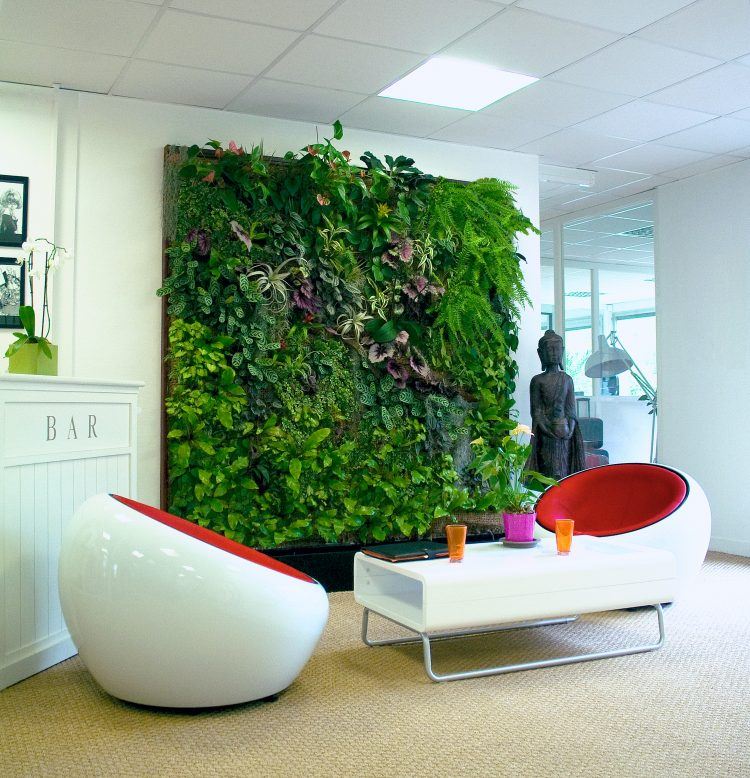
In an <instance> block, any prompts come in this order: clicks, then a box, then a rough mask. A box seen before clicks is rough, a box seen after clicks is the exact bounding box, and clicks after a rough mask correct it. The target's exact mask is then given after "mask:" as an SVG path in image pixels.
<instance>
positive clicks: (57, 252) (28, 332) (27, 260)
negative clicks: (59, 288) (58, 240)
mask: <svg viewBox="0 0 750 778" xmlns="http://www.w3.org/2000/svg"><path fill="white" fill-rule="evenodd" d="M21 248H22V250H23V252H24V253H23V254H21V256H20V257H19V258H18V263H19V264H25V265H26V270H27V272H28V276H29V286H30V290H31V305H22V306H20V307H19V309H18V316H19V318H20V319H21V325H22V326H23V329H24V331H23V332H14V333H13V334H14V335H15V337H16V340H15V341H13V343H11V344H10V345H9V346H8V349H7V350H6V352H5V356H6V357H8V372H10V373H30V374H32V375H57V346H56V345H55V344H53V343H51V342H50V340H49V333H50V328H51V326H52V319H51V316H50V309H49V287H50V283H49V281H50V277H51V276H52V274H53V272H54V271H55V270H56V269H57V268H58V267H59V266H60V265H61V263H62V262H63V261H64V260H65V259H69V258H70V255H69V254H68V252H67V251H66V250H65V249H64V248H63V247H62V246H57V245H55V244H54V243H52V242H51V241H49V240H47V239H46V238H37V239H36V240H34V241H27V242H26V243H24V244H23V246H22V247H21ZM37 284H41V287H42V288H41V289H40V290H39V289H37V288H36V286H37ZM35 292H36V299H37V301H39V302H40V303H41V309H42V317H41V322H40V325H39V334H38V335H37V330H36V313H35V309H34V295H35Z"/></svg>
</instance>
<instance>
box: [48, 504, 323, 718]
mask: <svg viewBox="0 0 750 778" xmlns="http://www.w3.org/2000/svg"><path fill="white" fill-rule="evenodd" d="M60 596H61V600H62V608H63V614H64V616H65V621H66V623H67V626H68V629H69V630H70V634H71V636H72V638H73V642H74V643H75V645H76V646H77V648H78V650H79V652H80V655H81V658H82V659H83V661H84V662H85V664H86V666H87V668H88V669H89V671H90V672H91V674H92V675H93V677H94V678H95V679H96V681H97V682H98V683H99V684H100V686H102V688H104V689H105V690H106V691H107V692H109V693H110V694H112V695H113V696H114V697H118V698H120V699H122V700H127V701H129V702H135V703H140V704H143V705H153V706H159V707H168V708H199V707H212V706H219V705H231V704H235V703H241V702H247V701H249V700H257V699H262V698H265V697H270V696H272V695H275V694H277V693H278V692H280V691H282V690H283V689H285V688H286V687H287V686H289V685H290V684H291V683H292V681H294V679H295V678H296V677H297V675H298V674H299V673H300V671H301V670H302V668H303V667H304V666H305V664H306V663H307V661H308V659H309V658H310V656H311V655H312V653H313V651H314V650H315V646H316V645H317V643H318V640H319V639H320V636H321V634H322V632H323V628H324V627H325V624H326V621H327V619H328V598H327V596H326V593H325V591H324V590H323V587H322V586H321V585H320V584H319V583H318V582H317V581H315V580H314V579H313V578H310V577H309V576H307V575H305V574H304V573H301V572H299V571H298V570H295V569H294V568H291V567H289V566H287V565H285V564H283V563H281V562H278V561H276V560H275V559H272V558H271V557H269V556H266V555H265V554H262V553H260V552H258V551H255V550H254V549H251V548H248V547H246V546H243V545H241V544H240V543H236V542H234V541H232V540H229V539H227V538H225V537H224V536H223V535H220V534H218V533H216V532H212V531H211V530H209V529H206V528H204V527H200V526H199V525H197V524H194V523H192V522H189V521H186V520H185V519H181V518H179V517H177V516H172V515H171V514H169V513H165V512H164V511H160V510H158V509H156V508H152V507H150V506H147V505H143V504H141V503H138V502H135V501H134V500H129V499H127V498H125V497H118V496H117V495H109V494H100V495H97V496H95V497H92V498H90V499H89V500H87V501H86V502H85V503H84V504H83V505H82V506H81V507H80V508H79V509H78V510H77V511H76V513H75V515H74V516H73V518H72V520H71V521H70V523H69V525H68V526H67V528H66V531H65V534H64V537H63V542H62V547H61V553H60Z"/></svg>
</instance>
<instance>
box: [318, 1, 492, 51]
mask: <svg viewBox="0 0 750 778" xmlns="http://www.w3.org/2000/svg"><path fill="white" fill-rule="evenodd" d="M500 10H501V8H500V7H498V6H495V5H490V4H489V3H483V2H476V0H461V2H460V3H456V2H455V0H345V2H344V3H342V5H340V6H338V7H337V8H336V9H335V10H334V11H333V13H331V14H329V15H328V16H327V17H326V18H325V19H324V20H323V21H322V22H321V23H320V24H319V25H318V26H317V27H316V28H315V32H316V33H320V34H321V35H332V36H333V37H335V38H347V39H348V40H353V41H360V42H361V43H374V44H381V45H383V44H385V45H387V46H393V47H394V48H396V49H405V50H407V51H421V52H423V53H424V54H432V53H433V52H434V51H437V50H438V49H441V48H442V47H443V46H446V45H447V44H448V43H450V42H451V41H454V40H455V39H456V38H458V37H459V36H460V35H463V34H464V33H465V32H468V31H469V30H471V29H473V28H474V27H476V26H477V25H478V24H480V23H481V22H483V21H484V20H485V19H489V17H490V16H492V15H493V14H496V13H497V12H498V11H500Z"/></svg>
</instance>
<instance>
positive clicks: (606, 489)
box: [536, 464, 687, 537]
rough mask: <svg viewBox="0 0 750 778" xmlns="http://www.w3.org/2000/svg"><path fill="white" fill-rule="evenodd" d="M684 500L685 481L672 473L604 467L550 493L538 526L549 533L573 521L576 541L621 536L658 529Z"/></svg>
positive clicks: (651, 467) (654, 468)
mask: <svg viewBox="0 0 750 778" xmlns="http://www.w3.org/2000/svg"><path fill="white" fill-rule="evenodd" d="M686 496H687V483H686V482H685V479H684V478H683V477H682V476H681V475H679V474H678V473H675V472H674V470H670V469H669V468H666V467H662V466H660V465H649V464H622V465H606V466H604V467H596V468H593V469H592V470H584V471H582V472H580V473H575V474H574V475H572V476H569V477H568V478H565V479H563V480H562V481H561V482H560V484H559V485H558V486H553V487H551V488H550V489H548V490H547V491H546V492H545V493H544V494H543V495H542V496H541V497H540V498H539V502H538V503H537V507H536V511H537V521H538V522H539V524H541V525H542V526H543V527H544V528H545V529H548V530H550V531H551V532H554V531H555V519H573V520H574V521H575V533H576V535H595V536H598V537H606V536H608V535H620V534H622V533H625V532H633V531H634V530H637V529H641V528H643V527H648V526H649V525H650V524H656V522H657V521H661V520H662V519H664V518H666V517H667V516H669V515H670V514H671V513H673V512H674V511H675V510H677V508H679V506H680V505H681V504H682V502H683V501H684V500H685V497H686Z"/></svg>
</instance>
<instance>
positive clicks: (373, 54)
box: [264, 35, 423, 94]
mask: <svg viewBox="0 0 750 778" xmlns="http://www.w3.org/2000/svg"><path fill="white" fill-rule="evenodd" d="M422 59H423V57H422V55H420V54H411V53H409V52H406V51H396V50H395V49H384V48H381V47H379V46H369V45H367V44H364V43H353V42H350V41H341V40H335V39H333V38H323V37H319V36H318V35H308V36H306V37H305V38H303V39H302V40H301V41H300V42H299V43H298V44H297V45H296V46H295V47H294V48H293V49H292V50H291V51H290V52H289V53H288V54H287V55H286V56H285V57H284V58H283V59H282V60H281V61H280V62H278V63H277V64H276V65H274V66H273V67H272V68H271V70H269V71H268V73H265V74H264V75H267V76H269V77H271V78H278V79H281V80H282V81H294V82H302V83H305V84H312V85H313V86H324V87H330V88H332V89H344V90H348V91H350V92H367V93H368V94H371V93H373V92H379V91H380V90H381V89H383V88H385V87H386V86H388V85H389V84H390V83H391V82H392V81H395V80H396V79H397V78H399V77H401V76H403V75H404V73H406V72H407V71H409V70H411V69H412V68H414V67H416V66H417V65H418V64H419V63H420V62H421V61H422Z"/></svg>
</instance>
